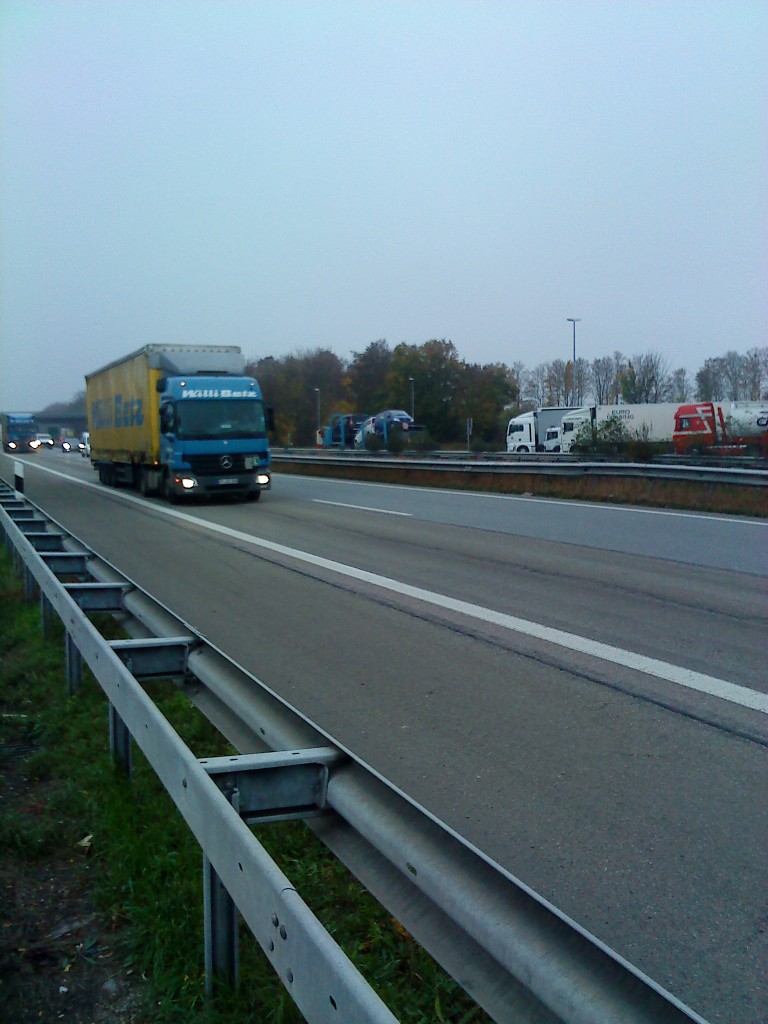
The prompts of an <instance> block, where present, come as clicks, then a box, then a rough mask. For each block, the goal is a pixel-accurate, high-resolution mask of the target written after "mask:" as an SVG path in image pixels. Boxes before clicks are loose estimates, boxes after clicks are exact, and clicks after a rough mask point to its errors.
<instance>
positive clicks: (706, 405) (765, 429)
mask: <svg viewBox="0 0 768 1024" xmlns="http://www.w3.org/2000/svg"><path fill="white" fill-rule="evenodd" d="M674 446H675V452H676V453H677V454H678V455H758V456H762V457H763V458H768V402H696V403H694V404H690V405H681V406H679V407H678V409H677V412H676V413H675V434H674Z"/></svg>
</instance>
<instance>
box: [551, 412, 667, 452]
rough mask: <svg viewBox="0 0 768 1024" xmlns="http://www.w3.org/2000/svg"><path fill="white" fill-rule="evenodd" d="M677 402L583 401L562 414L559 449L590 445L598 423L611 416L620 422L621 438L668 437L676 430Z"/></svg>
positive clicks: (655, 439) (641, 439)
mask: <svg viewBox="0 0 768 1024" xmlns="http://www.w3.org/2000/svg"><path fill="white" fill-rule="evenodd" d="M679 408H680V406H679V404H678V403H677V402H655V403H647V404H638V405H585V406H582V407H581V408H580V409H574V410H572V411H571V412H569V413H567V414H564V415H563V418H562V423H561V438H560V451H562V452H570V451H574V450H576V449H580V448H589V447H590V446H591V445H592V444H593V443H594V439H595V437H596V434H597V431H598V430H599V429H600V428H601V427H605V426H606V425H608V424H609V421H611V420H614V421H616V422H618V423H619V424H620V425H621V428H622V429H621V434H622V437H623V438H624V440H628V441H629V440H639V441H668V442H670V443H671V441H672V436H673V434H674V432H675V413H676V412H677V410H678V409H679Z"/></svg>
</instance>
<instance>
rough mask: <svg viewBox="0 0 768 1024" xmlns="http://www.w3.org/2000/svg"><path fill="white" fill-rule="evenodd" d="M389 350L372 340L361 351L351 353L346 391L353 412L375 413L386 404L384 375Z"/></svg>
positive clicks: (390, 353) (390, 356) (387, 368)
mask: <svg viewBox="0 0 768 1024" xmlns="http://www.w3.org/2000/svg"><path fill="white" fill-rule="evenodd" d="M391 362H392V350H391V349H390V347H389V345H388V344H387V342H386V341H385V340H384V339H381V340H379V341H372V342H371V343H370V345H368V347H367V348H366V349H365V351H364V352H353V353H352V362H351V363H350V364H349V368H348V369H347V375H346V390H347V395H348V397H349V400H350V402H351V404H352V405H353V407H354V409H353V411H356V412H367V413H370V414H373V413H376V412H378V411H379V410H380V409H383V408H384V406H385V405H386V404H387V401H388V396H387V376H388V374H389V368H390V364H391Z"/></svg>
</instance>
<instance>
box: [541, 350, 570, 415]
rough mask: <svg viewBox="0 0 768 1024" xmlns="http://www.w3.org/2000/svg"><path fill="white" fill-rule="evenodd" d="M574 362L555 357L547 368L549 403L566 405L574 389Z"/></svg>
mask: <svg viewBox="0 0 768 1024" xmlns="http://www.w3.org/2000/svg"><path fill="white" fill-rule="evenodd" d="M572 381H573V364H572V363H570V362H568V363H565V362H563V360H562V359H553V360H552V362H551V363H550V364H549V367H548V370H547V402H546V404H547V405H564V404H565V402H566V399H567V397H568V395H569V394H570V393H571V391H572V389H573V383H572Z"/></svg>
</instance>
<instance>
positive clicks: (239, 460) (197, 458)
mask: <svg viewBox="0 0 768 1024" xmlns="http://www.w3.org/2000/svg"><path fill="white" fill-rule="evenodd" d="M184 458H185V460H186V461H187V462H188V463H189V465H190V466H191V467H192V472H193V473H195V474H197V476H231V475H232V474H234V473H244V472H245V456H244V455H243V454H242V452H239V453H236V454H232V455H185V456H184ZM222 459H224V460H225V461H226V460H227V459H229V460H230V462H229V463H228V464H227V465H224V466H222V464H221V460H222Z"/></svg>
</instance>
